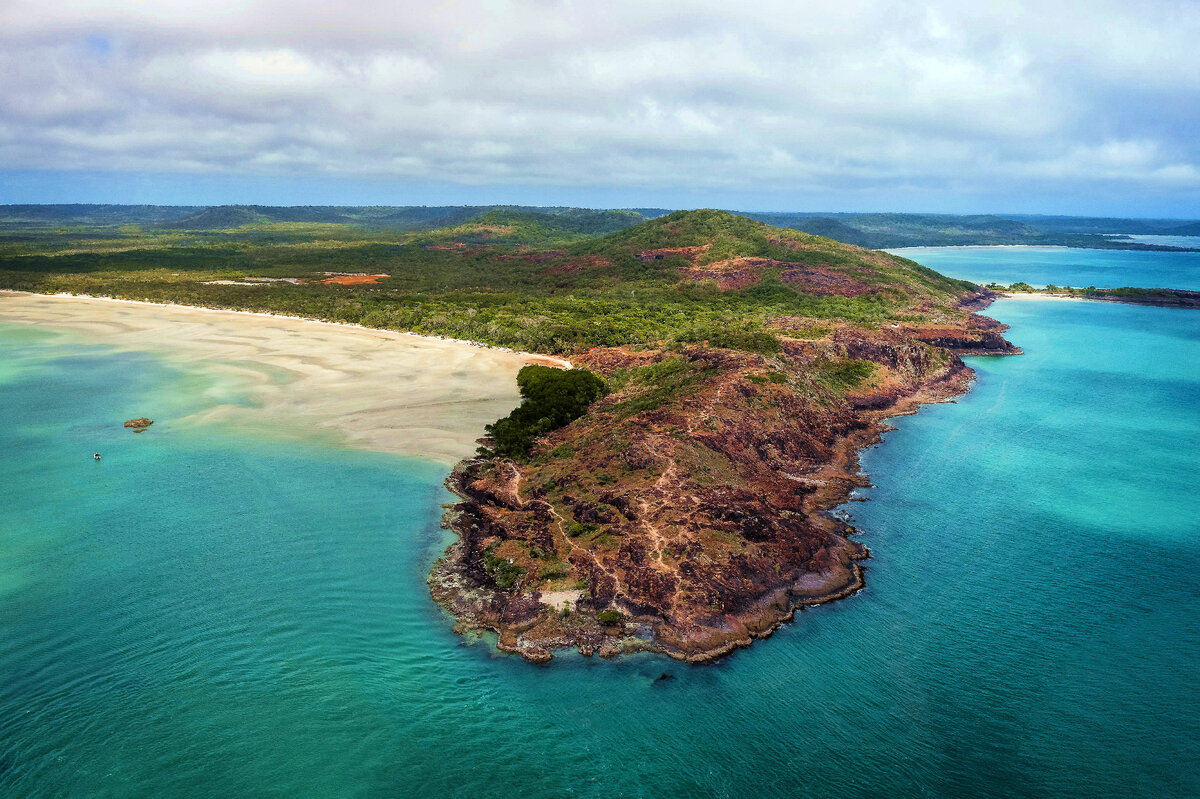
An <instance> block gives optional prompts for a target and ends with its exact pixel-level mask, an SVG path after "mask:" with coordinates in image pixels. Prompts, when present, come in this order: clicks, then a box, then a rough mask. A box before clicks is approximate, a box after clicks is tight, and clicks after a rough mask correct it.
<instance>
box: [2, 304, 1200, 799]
mask: <svg viewBox="0 0 1200 799" xmlns="http://www.w3.org/2000/svg"><path fill="white" fill-rule="evenodd" d="M992 312H993V313H994V315H996V316H997V317H998V318H1000V319H1002V320H1003V321H1005V322H1007V323H1009V324H1011V325H1012V330H1011V332H1010V334H1009V335H1010V337H1011V338H1012V339H1013V340H1014V341H1016V342H1017V343H1019V344H1020V345H1021V346H1022V347H1024V348H1025V350H1026V355H1024V356H1022V357H1018V358H1008V359H985V358H976V359H972V365H973V366H974V367H975V368H976V369H977V371H978V374H979V377H978V381H977V384H976V386H975V389H974V390H973V391H972V392H971V393H970V394H968V395H966V396H964V397H963V398H961V399H960V400H959V401H958V402H957V403H953V404H943V405H938V406H931V407H926V408H924V409H923V410H922V411H921V413H919V414H917V415H915V416H910V417H904V418H901V419H897V420H895V423H896V427H897V429H896V430H895V431H894V432H892V433H889V434H888V435H887V436H886V438H885V440H884V442H883V443H882V444H881V445H879V446H876V447H874V448H872V449H870V450H869V451H868V452H866V453H865V455H864V459H863V460H864V465H865V467H866V469H867V470H868V471H869V473H870V474H871V476H872V479H873V482H874V483H875V485H874V487H872V488H869V489H864V490H862V491H861V492H860V496H859V497H858V498H860V499H866V500H869V501H866V502H851V503H848V504H847V505H846V506H845V507H846V509H847V510H848V511H849V512H850V513H852V514H853V516H854V518H855V522H856V524H857V525H858V526H859V528H860V529H861V530H862V533H861V538H862V540H863V541H864V542H865V543H866V544H867V545H868V546H869V547H870V548H871V549H872V551H873V554H874V556H873V558H872V559H871V560H870V561H868V564H869V566H868V574H867V588H866V589H865V590H864V591H862V592H861V593H859V594H858V595H856V596H854V597H852V598H850V599H847V600H844V601H841V602H837V603H834V604H831V605H828V606H824V607H820V608H814V609H810V610H807V611H804V612H802V613H800V614H798V616H797V620H796V621H795V623H793V624H791V625H788V626H787V627H785V628H784V629H782V630H780V631H779V632H778V633H776V635H775V636H773V637H772V638H771V639H769V640H767V641H761V642H758V643H756V644H755V645H754V646H753V647H751V648H749V649H747V650H743V651H740V652H738V653H736V654H734V655H733V656H731V657H728V658H726V659H724V660H722V661H721V662H719V663H717V664H715V665H710V666H687V665H684V664H679V663H676V662H674V661H670V660H668V659H665V658H662V657H658V656H650V655H639V656H635V657H630V658H625V659H620V660H617V661H611V662H609V661H602V660H598V659H588V658H583V657H580V656H578V655H564V656H561V657H559V658H556V659H555V661H553V662H552V663H550V664H548V665H545V666H534V665H531V664H528V663H525V662H523V661H521V660H520V659H519V658H515V657H509V656H503V655H500V654H498V653H497V652H496V650H495V649H494V647H493V646H492V645H491V643H490V642H488V641H486V640H484V641H479V642H475V643H468V642H465V641H464V640H463V639H462V638H459V637H457V636H455V635H454V634H453V633H452V632H451V629H450V627H451V625H450V621H449V620H448V618H447V617H446V616H445V615H444V614H443V613H442V612H441V611H440V610H439V609H438V608H437V607H436V606H435V605H433V603H432V602H431V601H430V600H429V598H428V594H427V592H426V589H425V585H424V575H425V574H426V572H427V570H428V567H429V565H430V563H431V562H432V560H433V558H434V557H436V555H437V554H438V553H439V552H440V551H441V550H442V549H443V547H444V546H445V544H446V543H447V538H446V534H445V532H444V531H441V530H440V529H439V528H438V518H439V515H440V508H439V503H440V502H444V501H447V500H448V496H447V494H446V492H445V490H444V489H443V488H442V487H441V485H440V481H441V478H442V473H441V470H440V469H439V468H437V467H436V466H433V465H430V464H426V463H424V462H421V461H417V460H406V459H401V458H394V457H389V456H384V455H378V454H371V453H359V452H350V451H345V450H338V449H335V448H330V447H327V446H318V445H315V444H314V445H311V446H310V445H304V444H298V443H296V442H276V441H272V440H270V439H266V438H261V439H251V438H247V437H246V436H245V435H244V434H242V433H235V432H234V431H222V430H219V429H215V430H212V429H210V430H201V429H197V428H195V427H194V426H190V427H189V426H179V427H173V426H172V421H171V420H172V419H174V418H180V417H182V416H184V415H186V414H188V413H191V412H192V411H193V410H196V408H197V406H198V405H203V403H204V402H205V401H206V400H205V399H204V398H205V397H206V396H208V395H209V394H210V393H211V392H213V391H218V392H219V393H220V392H223V393H225V394H228V393H229V392H231V391H236V386H233V387H230V386H224V387H222V386H212V385H209V384H207V383H206V381H211V380H212V379H213V378H211V377H205V376H202V375H194V374H188V373H186V372H184V371H181V370H180V368H179V367H178V366H177V365H172V364H169V363H164V362H161V361H157V360H154V359H152V358H150V357H148V356H139V355H130V354H117V353H112V352H108V351H106V350H104V349H103V348H102V347H94V346H92V347H87V346H82V345H79V344H77V343H64V341H63V340H61V339H58V338H56V337H54V336H52V335H50V334H47V333H46V332H44V331H32V330H28V329H24V328H17V327H13V326H8V327H0V344H2V345H3V351H4V352H5V353H6V355H5V359H4V361H3V362H2V364H0V409H2V413H3V416H2V424H0V485H3V486H4V492H5V493H4V495H3V496H4V502H3V504H2V505H0V795H2V796H20V797H41V796H46V797H49V796H115V797H116V796H119V797H126V796H129V797H162V796H184V797H188V796H196V797H204V796H280V797H309V796H312V797H323V796H337V797H391V796H396V797H402V796H422V797H442V796H463V797H480V796H534V797H560V796H597V797H599V796H603V797H614V796H621V797H624V796H728V797H743V796H751V797H758V796H817V797H823V796H829V797H834V796H836V797H847V796H849V797H855V796H861V797H872V796H934V797H962V796H982V797H1011V796H1070V797H1129V796H1146V797H1151V796H1153V797H1186V796H1195V795H1198V794H1200V775H1198V774H1197V770H1196V764H1197V763H1200V700H1198V699H1197V695H1196V691H1195V686H1196V685H1197V684H1198V683H1200V578H1198V577H1197V575H1198V574H1200V522H1198V521H1197V514H1196V513H1195V510H1194V507H1193V506H1192V502H1193V501H1194V497H1196V496H1197V495H1198V493H1200V480H1198V478H1197V468H1196V467H1197V460H1196V458H1197V456H1196V453H1197V452H1198V451H1200V413H1198V410H1200V407H1198V402H1200V401H1198V398H1200V367H1198V363H1200V359H1197V358H1196V352H1197V346H1198V345H1200V314H1193V313H1190V312H1187V311H1178V310H1169V309H1160V308H1144V307H1135V306H1119V305H1108V304H1099V303H1095V304H1088V303H1082V302H1054V301H1037V300H1028V299H1025V300H1020V299H1018V300H1006V301H1002V302H1000V303H998V304H997V305H996V306H994V308H993V311H992ZM142 414H144V415H147V416H150V417H151V418H154V419H156V424H155V425H154V427H152V428H151V429H150V431H148V432H147V433H144V434H141V435H134V434H132V433H129V431H126V430H123V429H121V428H120V426H119V425H120V422H121V421H123V420H124V419H126V418H129V417H130V416H133V415H142ZM114 422H115V426H114ZM96 449H99V450H101V451H102V452H103V454H104V460H103V461H101V462H99V463H96V462H93V461H92V459H91V453H92V451H93V450H96ZM664 674H666V675H670V677H671V679H668V680H661V679H658V678H660V677H661V676H662V675H664Z"/></svg>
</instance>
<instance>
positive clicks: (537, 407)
mask: <svg viewBox="0 0 1200 799" xmlns="http://www.w3.org/2000/svg"><path fill="white" fill-rule="evenodd" d="M517 386H518V388H519V389H520V391H521V396H522V397H523V398H524V399H523V401H522V402H521V404H520V405H519V406H517V408H516V409H515V410H513V412H512V413H510V414H509V415H508V416H506V417H504V418H503V419H500V420H498V421H496V422H495V423H493V424H490V425H488V427H487V433H488V435H489V436H490V437H491V439H492V449H491V450H488V449H487V448H481V450H480V454H483V455H492V454H495V455H505V456H508V457H511V458H524V457H525V456H526V455H528V454H529V450H530V448H531V447H532V446H533V442H534V441H535V440H536V439H537V438H538V436H541V435H545V434H546V433H548V432H550V431H551V430H557V429H558V428H560V427H562V426H563V425H565V424H568V423H570V422H573V421H575V420H576V419H578V418H579V417H580V416H583V414H584V413H586V412H587V409H588V406H589V405H591V404H592V403H593V402H595V401H596V400H598V399H600V397H602V396H604V395H605V394H607V393H608V388H607V386H606V385H605V383H604V380H603V379H601V378H600V377H597V376H596V375H594V374H592V373H591V372H589V371H587V370H586V369H570V370H566V371H564V370H562V369H554V368H552V367H549V366H538V365H536V364H531V365H529V366H525V367H523V368H522V369H521V371H520V372H519V373H518V374H517Z"/></svg>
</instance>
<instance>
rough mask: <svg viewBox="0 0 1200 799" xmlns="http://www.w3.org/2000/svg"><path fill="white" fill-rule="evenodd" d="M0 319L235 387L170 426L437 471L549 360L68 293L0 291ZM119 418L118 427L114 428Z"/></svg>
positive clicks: (469, 450) (466, 450) (407, 336)
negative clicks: (346, 450)
mask: <svg viewBox="0 0 1200 799" xmlns="http://www.w3.org/2000/svg"><path fill="white" fill-rule="evenodd" d="M0 321H2V322H12V323H20V324H29V325H34V326H37V327H39V328H44V329H47V330H56V331H65V334H66V335H74V336H75V337H76V339H77V340H82V341H84V342H86V343H92V344H98V345H103V346H106V347H110V348H113V349H114V350H116V351H144V352H149V353H153V354H155V355H157V356H160V357H162V358H164V359H166V360H167V361H168V362H170V361H176V362H181V363H183V364H186V366H187V368H188V369H190V370H197V369H198V370H201V371H209V372H211V373H212V374H213V375H214V376H215V377H222V378H225V379H226V380H227V382H228V381H229V380H232V381H233V382H234V383H236V384H237V385H238V386H239V387H240V390H242V391H244V393H245V399H248V400H249V402H245V401H238V402H222V401H220V399H219V398H217V399H215V400H214V402H213V403H212V404H211V406H210V407H208V408H207V409H206V410H205V411H204V412H202V413H200V414H196V415H193V416H192V417H188V418H186V419H180V420H156V423H161V422H164V421H169V422H172V423H176V424H222V425H235V426H238V427H240V428H247V429H254V428H259V429H262V430H263V431H264V432H267V433H269V434H272V435H274V434H282V435H290V436H295V437H303V436H305V435H307V434H317V435H320V436H323V437H332V438H334V439H336V440H337V441H339V442H341V443H343V444H345V445H346V446H349V447H353V448H361V449H369V450H375V451H381V452H389V453H394V454H398V455H406V456H417V457H423V458H428V459H432V460H436V461H438V462H441V463H445V464H454V463H456V462H457V461H459V460H461V459H463V458H465V457H467V456H469V455H471V454H473V453H474V451H475V448H476V446H477V445H476V439H477V438H479V437H480V436H481V435H483V432H484V429H483V428H484V425H486V424H488V423H490V422H493V421H495V420H496V419H498V418H500V417H502V416H504V415H506V414H507V413H508V412H509V411H511V410H512V409H513V408H514V407H516V405H517V404H518V403H519V402H520V396H519V394H518V392H517V385H516V380H515V378H516V374H517V372H518V371H519V370H520V368H521V367H522V366H523V365H525V364H528V363H545V364H549V365H558V366H569V363H568V362H566V361H564V360H561V359H555V358H548V357H546V356H540V355H531V354H529V353H520V352H512V351H509V350H504V349H499V348H491V347H485V346H482V345H479V344H474V343H471V342H464V341H455V340H447V339H440V338H436V337H428V336H418V335H414V334H411V333H399V332H394V331H389V330H376V329H372V328H364V327H359V326H356V325H343V324H335V323H329V322H319V321H314V320H309V319H301V318H296V317H289V316H276V315H272V314H261V313H246V312H239V311H225V310H213V309H208V308H195V307H190V306H181V305H167V304H158V303H147V302H136V301H129V300H113V299H107V298H95V297H80V296H72V295H44V294H24V293H18V292H0ZM120 421H122V420H118V423H120Z"/></svg>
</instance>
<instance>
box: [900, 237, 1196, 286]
mask: <svg viewBox="0 0 1200 799" xmlns="http://www.w3.org/2000/svg"><path fill="white" fill-rule="evenodd" d="M888 252H894V253H895V254H896V255H900V256H903V257H905V258H909V259H912V260H914V261H916V262H917V263H921V264H924V265H925V266H928V267H929V268H930V269H936V270H937V271H939V272H942V273H943V274H947V275H952V276H953V277H958V278H962V279H964V280H971V281H974V282H976V283H988V282H991V281H995V282H997V283H1003V284H1005V285H1009V284H1011V283H1016V282H1018V281H1023V282H1025V283H1029V284H1030V285H1032V286H1036V287H1038V288H1041V287H1043V286H1045V285H1046V284H1047V283H1053V284H1055V285H1057V286H1075V287H1076V288H1085V287H1087V286H1096V287H1097V288H1117V287H1120V286H1134V287H1136V288H1171V289H1190V290H1192V291H1198V290H1200V252H1132V251H1128V250H1079V249H1071V248H1067V247H1023V246H1021V247H904V248H900V249H896V250H889V251H888Z"/></svg>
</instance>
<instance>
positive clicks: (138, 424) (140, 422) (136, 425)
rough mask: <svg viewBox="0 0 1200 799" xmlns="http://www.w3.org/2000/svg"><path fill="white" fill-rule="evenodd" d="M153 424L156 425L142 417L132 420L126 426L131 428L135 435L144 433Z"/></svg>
mask: <svg viewBox="0 0 1200 799" xmlns="http://www.w3.org/2000/svg"><path fill="white" fill-rule="evenodd" d="M152 424H154V422H153V421H152V420H150V419H147V418H146V417H145V416H140V417H138V418H137V419H130V420H129V421H127V422H126V423H125V426H126V427H128V428H131V429H132V430H133V432H135V433H142V432H145V430H146V428H147V427H149V426H150V425H152Z"/></svg>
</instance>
